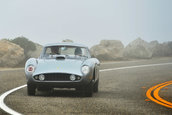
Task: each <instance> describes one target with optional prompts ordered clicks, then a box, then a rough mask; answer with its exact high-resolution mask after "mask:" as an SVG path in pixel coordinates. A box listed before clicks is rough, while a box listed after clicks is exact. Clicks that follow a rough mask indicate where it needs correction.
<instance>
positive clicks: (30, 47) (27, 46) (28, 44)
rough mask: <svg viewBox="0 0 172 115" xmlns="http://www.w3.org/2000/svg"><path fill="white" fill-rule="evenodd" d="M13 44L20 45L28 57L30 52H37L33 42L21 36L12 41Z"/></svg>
mask: <svg viewBox="0 0 172 115" xmlns="http://www.w3.org/2000/svg"><path fill="white" fill-rule="evenodd" d="M10 41H11V42H12V43H15V44H17V45H19V46H20V47H21V48H23V49H24V54H25V56H26V57H27V53H28V52H29V51H34V50H36V46H35V44H34V43H33V42H32V41H29V40H28V39H27V38H25V37H23V36H21V37H17V38H15V39H12V40H10Z"/></svg>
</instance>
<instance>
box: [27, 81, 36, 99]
mask: <svg viewBox="0 0 172 115" xmlns="http://www.w3.org/2000/svg"><path fill="white" fill-rule="evenodd" d="M35 89H36V87H35V86H34V85H32V84H29V83H27V94H28V95H29V96H34V95H35V92H36V91H35Z"/></svg>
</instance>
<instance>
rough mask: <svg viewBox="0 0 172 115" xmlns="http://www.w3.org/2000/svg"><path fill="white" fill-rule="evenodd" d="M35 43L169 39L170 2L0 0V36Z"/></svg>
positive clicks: (171, 30) (171, 33) (171, 34)
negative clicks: (68, 40) (24, 39)
mask: <svg viewBox="0 0 172 115" xmlns="http://www.w3.org/2000/svg"><path fill="white" fill-rule="evenodd" d="M17 36H25V37H27V38H29V39H30V40H32V41H34V42H37V43H40V44H46V43H52V42H59V41H62V40H63V39H72V40H74V41H75V42H77V43H82V44H85V45H88V46H92V45H94V44H98V43H99V41H100V40H102V39H114V40H115V39H117V40H121V41H122V42H123V43H124V44H125V45H126V44H127V43H129V42H131V41H132V40H134V39H136V38H138V37H141V38H142V39H144V40H146V41H152V40H158V41H159V42H163V41H170V40H172V0H0V38H9V39H12V38H15V37H17Z"/></svg>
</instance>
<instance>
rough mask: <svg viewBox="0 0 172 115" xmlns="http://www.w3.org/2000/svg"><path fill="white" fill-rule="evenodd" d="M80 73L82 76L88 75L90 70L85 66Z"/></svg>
mask: <svg viewBox="0 0 172 115" xmlns="http://www.w3.org/2000/svg"><path fill="white" fill-rule="evenodd" d="M81 71H82V73H83V74H85V75H86V74H88V73H89V72H90V68H89V66H87V65H84V66H82V68H81Z"/></svg>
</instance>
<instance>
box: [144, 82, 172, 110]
mask: <svg viewBox="0 0 172 115" xmlns="http://www.w3.org/2000/svg"><path fill="white" fill-rule="evenodd" d="M170 84H172V81H167V82H164V83H161V84H158V85H156V86H153V87H151V88H149V89H148V91H147V92H146V96H147V97H148V98H149V99H150V100H152V101H154V102H156V103H157V104H160V105H163V106H165V107H168V108H172V103H170V102H168V101H166V100H164V99H162V98H161V97H160V96H159V95H158V94H159V91H160V89H162V88H163V87H165V86H168V85H170ZM152 91H154V93H153V94H154V97H155V98H154V97H152V95H151V93H152Z"/></svg>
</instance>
